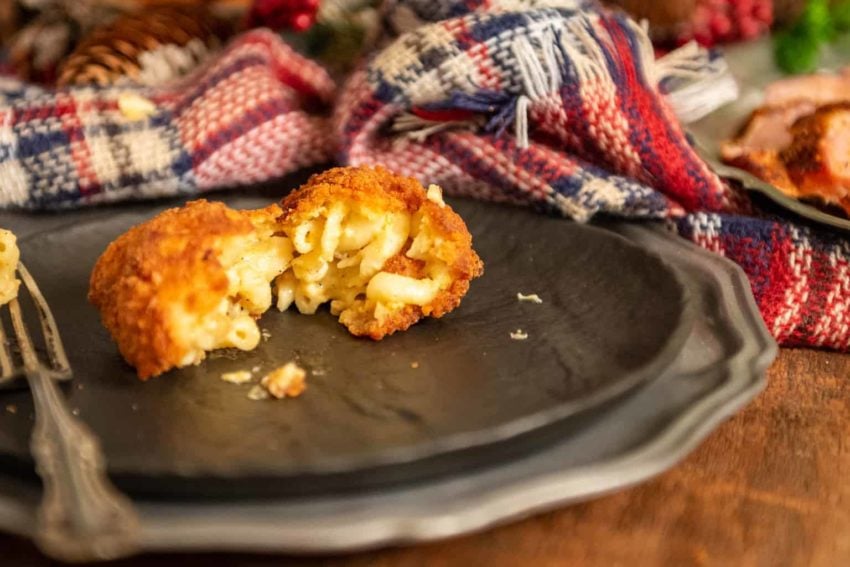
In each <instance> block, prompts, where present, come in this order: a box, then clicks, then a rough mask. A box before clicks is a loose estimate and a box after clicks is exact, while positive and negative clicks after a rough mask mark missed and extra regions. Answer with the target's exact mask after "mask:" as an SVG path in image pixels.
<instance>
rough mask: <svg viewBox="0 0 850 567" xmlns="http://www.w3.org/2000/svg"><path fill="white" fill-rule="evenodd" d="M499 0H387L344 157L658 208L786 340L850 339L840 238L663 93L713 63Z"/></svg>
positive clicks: (615, 209) (645, 211)
mask: <svg viewBox="0 0 850 567" xmlns="http://www.w3.org/2000/svg"><path fill="white" fill-rule="evenodd" d="M498 2H499V6H498V7H494V4H495V3H496V2H486V1H484V2H479V1H476V0H470V1H464V2H458V1H456V0H449V1H445V0H444V1H443V2H433V1H431V0H428V1H423V0H399V1H398V2H396V3H395V4H393V5H392V7H391V8H390V10H389V12H388V16H387V19H388V21H389V22H390V27H391V28H392V29H393V30H394V31H395V32H396V33H398V34H399V35H398V37H397V38H396V39H395V40H394V41H393V42H392V43H390V44H389V45H388V46H387V47H386V48H384V49H383V50H382V51H381V52H379V53H377V54H375V55H374V57H373V58H371V60H370V61H369V62H368V63H367V64H366V65H364V67H363V68H362V69H360V70H359V71H357V72H356V73H355V74H354V75H353V76H352V77H350V79H349V80H348V82H347V84H346V86H345V87H344V88H343V92H342V94H341V95H340V100H339V102H338V104H337V107H336V128H337V132H338V137H339V140H340V142H341V146H340V159H341V161H343V162H345V163H351V164H373V163H381V164H385V165H387V166H389V167H391V168H393V169H395V170H397V171H400V172H403V173H405V174H408V175H412V176H414V177H417V178H419V179H421V180H422V181H424V182H433V183H440V184H441V185H443V187H444V188H445V189H447V190H448V191H450V192H452V193H454V194H458V195H467V196H472V197H475V198H480V199H487V200H499V201H507V202H511V203H522V204H532V205H534V206H537V207H538V208H541V209H543V210H545V211H548V212H550V213H555V214H559V215H563V216H566V217H570V218H572V219H575V220H578V221H586V220H588V219H591V218H593V217H594V216H597V215H601V214H605V215H609V216H616V217H621V218H628V219H634V220H649V219H667V224H668V225H669V226H671V227H675V229H676V230H677V231H678V232H679V233H680V234H681V235H682V236H684V237H686V238H688V239H690V240H692V241H693V242H695V243H697V244H699V245H700V246H703V247H705V248H708V249H710V250H712V251H714V252H717V253H718V254H721V255H724V256H726V257H727V258H729V259H731V260H732V261H734V262H736V263H738V264H739V265H740V266H742V267H743V269H744V270H745V272H746V273H747V275H748V276H749V278H750V280H751V282H752V286H753V291H754V293H755V296H756V300H757V302H758V304H759V306H760V308H761V312H762V314H763V316H764V319H765V321H766V323H767V325H768V328H770V329H771V330H772V332H773V334H774V336H775V337H776V338H777V339H778V340H779V341H780V342H781V343H783V344H786V345H810V346H823V347H831V348H836V349H842V350H847V349H848V348H850V324H848V323H850V321H848V320H847V318H848V316H846V315H845V313H848V308H850V305H848V303H850V263H848V261H850V249H849V248H848V243H847V241H846V240H845V239H842V238H839V237H837V236H835V235H833V234H831V233H830V232H828V231H827V230H818V229H814V228H808V227H805V226H802V225H799V224H795V223H794V222H791V221H789V220H787V219H777V218H769V217H768V216H766V215H764V214H762V213H760V212H759V211H758V210H756V209H755V208H754V207H753V205H752V204H751V203H750V202H749V201H748V199H747V197H746V196H745V195H743V194H741V193H739V192H738V191H736V190H735V189H733V188H730V187H729V186H728V185H726V184H725V183H724V182H723V181H722V180H720V179H719V178H718V177H717V176H716V175H715V174H714V173H713V172H712V171H710V170H709V168H708V167H707V166H706V165H705V164H704V163H703V162H702V161H701V160H700V159H699V158H698V157H697V155H696V154H695V152H694V151H693V150H692V148H691V146H690V144H689V143H688V140H687V138H686V136H685V134H684V132H683V131H682V129H681V127H680V126H679V121H678V120H677V118H676V117H675V116H674V112H673V110H672V107H673V106H676V105H675V104H672V105H671V104H670V103H671V101H672V102H675V101H673V99H674V97H675V96H676V93H675V92H672V91H673V89H675V88H676V87H677V86H678V87H681V86H683V82H682V79H683V78H687V76H688V75H689V74H690V75H692V77H694V78H698V77H699V76H700V74H701V73H702V72H703V71H707V72H708V75H709V76H711V75H712V65H713V64H714V63H716V61H713V60H712V58H711V57H710V56H709V55H708V54H706V53H705V52H700V51H698V50H694V49H693V48H688V49H689V51H686V53H685V54H684V56H683V55H682V54H681V53H680V54H671V55H670V56H668V57H669V58H670V59H668V60H666V61H665V60H661V61H656V60H654V57H653V54H652V48H651V45H650V43H649V40H648V39H647V36H646V34H645V32H644V30H642V29H641V28H640V27H639V26H637V25H636V24H635V23H634V22H632V21H630V20H628V19H627V18H626V17H624V16H622V15H619V14H612V13H608V12H605V11H600V10H594V9H589V8H588V6H587V4H586V3H583V5H581V6H578V5H577V4H578V3H577V2H569V1H568V0H548V1H545V0H544V1H540V0H537V1H534V0H498ZM532 2H533V4H532ZM547 4H548V5H550V6H551V5H556V6H557V7H541V6H544V5H547ZM399 14H401V15H399ZM445 16H448V18H447V19H439V18H442V17H445ZM429 20H437V21H433V22H429ZM701 67H702V68H704V69H701ZM717 69H719V67H715V69H714V70H717ZM712 80H714V79H712ZM677 83H678V84H677ZM685 83H687V81H685ZM691 85H693V83H691ZM685 86H687V85H686V84H685ZM709 86H710V85H708V84H707V83H705V82H703V83H702V85H700V86H699V87H698V88H701V89H705V88H707V87H709ZM712 88H713V87H712ZM684 90H685V91H687V90H688V89H687V88H685V89H684ZM693 90H694V89H693V88H691V89H690V92H693ZM720 92H722V91H720Z"/></svg>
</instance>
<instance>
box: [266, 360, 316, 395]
mask: <svg viewBox="0 0 850 567" xmlns="http://www.w3.org/2000/svg"><path fill="white" fill-rule="evenodd" d="M260 385H261V386H263V387H264V388H265V389H266V390H268V392H269V394H271V395H272V396H274V397H275V398H277V399H281V398H297V397H298V396H300V395H301V394H302V393H304V390H306V389H307V372H306V371H305V370H304V369H303V368H301V367H300V366H298V365H297V364H295V363H294V362H287V363H286V364H284V365H283V366H281V367H280V368H275V369H274V370H272V371H271V372H269V373H268V374H266V375H265V376H263V379H262V381H261V382H260Z"/></svg>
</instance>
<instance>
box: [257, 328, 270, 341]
mask: <svg viewBox="0 0 850 567" xmlns="http://www.w3.org/2000/svg"><path fill="white" fill-rule="evenodd" d="M260 336H261V337H263V340H264V341H267V340H269V339H270V338H271V337H272V333H271V331H269V330H268V329H261V330H260Z"/></svg>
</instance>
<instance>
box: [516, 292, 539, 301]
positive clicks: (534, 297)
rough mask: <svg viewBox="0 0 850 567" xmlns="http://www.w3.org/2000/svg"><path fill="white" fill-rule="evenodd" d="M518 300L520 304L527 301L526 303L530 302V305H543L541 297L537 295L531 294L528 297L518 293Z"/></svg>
mask: <svg viewBox="0 0 850 567" xmlns="http://www.w3.org/2000/svg"><path fill="white" fill-rule="evenodd" d="M516 298H517V300H519V301H520V302H524V301H525V302H529V303H543V300H542V299H540V296H539V295H537V294H536V293H529V294H528V295H526V294H524V293H521V292H517V294H516Z"/></svg>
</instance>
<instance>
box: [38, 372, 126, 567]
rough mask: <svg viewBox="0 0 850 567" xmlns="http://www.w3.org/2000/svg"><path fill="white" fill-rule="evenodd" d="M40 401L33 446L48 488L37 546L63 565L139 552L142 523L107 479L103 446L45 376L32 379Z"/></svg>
mask: <svg viewBox="0 0 850 567" xmlns="http://www.w3.org/2000/svg"><path fill="white" fill-rule="evenodd" d="M27 379H28V380H29V383H30V388H31V390H32V393H33V399H34V400H35V410H36V411H35V428H34V429H33V434H32V438H31V440H30V447H31V450H32V454H33V457H34V458H35V463H36V468H37V470H38V474H39V476H40V477H41V480H42V484H43V486H44V489H43V490H44V495H43V497H42V501H41V507H40V508H39V511H38V517H37V525H36V534H35V537H34V539H35V542H36V544H37V545H38V546H39V548H40V549H41V550H42V551H43V552H44V553H45V554H47V555H49V556H52V557H54V558H57V559H62V560H64V561H77V562H79V561H92V560H105V559H113V558H117V557H121V556H124V555H127V554H129V553H132V552H133V551H135V550H136V549H137V548H138V542H139V532H140V528H139V520H138V517H137V516H136V513H135V510H134V509H133V506H132V504H131V503H130V500H129V499H128V498H127V497H126V496H124V495H123V494H121V493H120V492H118V490H117V489H116V488H115V487H114V486H113V485H112V483H111V482H110V480H109V478H108V477H107V476H106V466H105V460H104V457H103V452H102V451H101V448H100V444H99V442H98V440H97V438H96V437H95V436H94V434H93V433H92V432H91V430H90V429H89V428H88V427H87V426H86V425H85V424H84V423H83V422H82V421H80V420H79V419H77V418H75V417H74V416H73V415H72V414H71V412H70V411H68V407H67V405H66V404H65V403H64V400H63V398H62V395H61V393H60V392H59V388H58V387H57V386H56V384H55V382H54V380H53V379H52V378H51V377H50V375H49V374H47V373H46V372H45V371H42V370H37V371H33V372H30V373H28V374H27Z"/></svg>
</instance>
